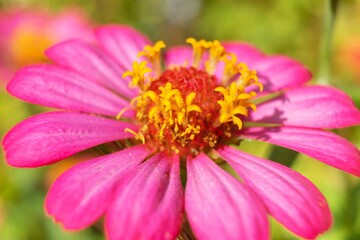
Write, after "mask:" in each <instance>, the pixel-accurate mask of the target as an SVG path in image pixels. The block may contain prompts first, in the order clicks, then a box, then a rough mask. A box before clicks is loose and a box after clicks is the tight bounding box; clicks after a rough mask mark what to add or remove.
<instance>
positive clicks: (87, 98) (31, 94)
mask: <svg viewBox="0 0 360 240" xmlns="http://www.w3.org/2000/svg"><path fill="white" fill-rule="evenodd" d="M7 90H8V91H9V92H10V93H11V94H12V95H13V96H15V97H18V98H20V99H22V100H25V101H28V102H30V103H35V104H40V105H44V106H48V107H54V108H62V109H66V110H74V111H82V112H89V113H97V114H104V115H108V116H116V114H117V113H118V112H120V110H121V109H123V108H124V107H128V106H129V102H128V101H126V100H124V99H122V98H121V97H119V96H117V95H115V94H114V93H112V92H111V91H109V90H107V89H106V88H104V87H102V86H100V85H98V84H96V83H94V82H92V81H91V80H89V79H87V78H84V77H83V76H81V75H79V74H77V73H76V72H74V71H70V70H66V69H64V68H60V67H58V66H55V65H46V64H43V65H35V66H29V67H25V68H23V69H21V70H20V71H19V72H18V73H17V74H16V75H15V77H14V78H13V79H12V81H11V82H9V84H8V85H7ZM125 115H126V117H131V116H133V112H131V111H127V112H125ZM125 115H124V116H125Z"/></svg>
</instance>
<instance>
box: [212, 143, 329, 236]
mask: <svg viewBox="0 0 360 240" xmlns="http://www.w3.org/2000/svg"><path fill="white" fill-rule="evenodd" d="M218 152H219V153H220V155H221V156H222V157H223V158H224V159H225V160H226V161H227V162H228V163H229V164H230V165H231V166H232V167H233V168H234V169H235V171H236V172H237V173H238V174H239V175H240V177H241V178H242V180H244V182H245V184H247V185H248V186H249V187H250V188H251V189H252V190H253V191H254V192H255V193H257V195H258V196H259V197H260V198H261V200H262V201H263V202H264V203H265V206H266V207H267V209H268V211H269V213H270V214H271V215H272V216H274V218H275V219H276V220H278V221H279V222H280V223H281V224H283V225H284V226H286V227H287V228H288V229H289V230H291V231H292V232H294V233H296V234H298V235H299V236H301V237H303V238H306V239H314V238H316V237H317V236H318V235H319V234H321V233H322V232H324V231H326V230H327V229H329V227H330V226H331V219H332V218H331V213H330V210H329V206H328V205H327V203H326V200H325V198H324V197H323V195H322V194H321V193H320V191H319V190H318V189H317V188H316V187H315V186H314V185H313V184H312V183H311V182H310V181H309V180H307V179H306V178H305V177H303V176H302V175H301V174H299V173H297V172H295V171H294V170H292V169H290V168H287V167H285V166H282V165H280V164H278V163H275V162H271V161H268V160H265V159H262V158H258V157H255V156H252V155H250V154H247V153H244V152H242V151H240V150H237V149H234V148H231V147H224V148H222V149H219V150H218Z"/></svg>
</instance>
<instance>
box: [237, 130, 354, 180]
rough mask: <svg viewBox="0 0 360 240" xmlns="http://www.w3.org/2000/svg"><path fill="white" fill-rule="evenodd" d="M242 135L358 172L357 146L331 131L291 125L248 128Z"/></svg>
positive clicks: (350, 171)
mask: <svg viewBox="0 0 360 240" xmlns="http://www.w3.org/2000/svg"><path fill="white" fill-rule="evenodd" d="M243 137H245V138H250V139H257V140H260V141H265V142H270V143H273V144H276V145H279V146H283V147H286V148H290V149H293V150H295V151H298V152H301V153H304V154H306V155H308V156H310V157H313V158H315V159H317V160H319V161H322V162H324V163H326V164H328V165H330V166H333V167H335V168H339V169H341V170H343V171H346V172H348V173H351V174H354V175H357V176H360V151H359V149H357V148H356V147H355V146H354V145H353V144H352V143H350V142H349V141H347V140H345V139H344V138H341V137H339V136H337V135H335V134H334V133H331V132H326V131H322V130H317V129H307V128H295V127H279V128H248V129H246V131H245V132H244V133H243Z"/></svg>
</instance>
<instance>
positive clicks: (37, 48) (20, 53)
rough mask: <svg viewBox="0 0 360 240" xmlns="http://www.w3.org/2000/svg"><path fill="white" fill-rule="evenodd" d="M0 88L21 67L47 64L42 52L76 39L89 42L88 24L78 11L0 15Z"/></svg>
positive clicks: (38, 11) (36, 11) (21, 11)
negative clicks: (62, 42) (59, 43)
mask: <svg viewBox="0 0 360 240" xmlns="http://www.w3.org/2000/svg"><path fill="white" fill-rule="evenodd" d="M0 36H1V37H0V85H3V84H4V82H7V81H9V80H10V79H11V77H12V76H13V74H14V73H15V71H16V70H17V69H18V68H19V67H22V66H24V65H28V64H31V63H40V62H46V61H48V60H47V58H46V56H45V54H44V50H45V49H46V48H48V47H49V46H52V45H54V44H55V43H58V42H61V41H64V40H67V39H71V38H79V39H83V40H86V41H91V40H92V36H93V34H92V30H91V24H90V22H89V21H88V20H87V19H86V17H85V15H84V14H83V13H82V12H81V11H80V10H78V9H68V10H64V11H62V12H60V13H51V12H47V11H42V10H35V9H26V10H25V9H21V10H20V9H19V10H15V9H14V10H7V11H5V12H0Z"/></svg>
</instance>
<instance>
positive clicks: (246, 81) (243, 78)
mask: <svg viewBox="0 0 360 240" xmlns="http://www.w3.org/2000/svg"><path fill="white" fill-rule="evenodd" d="M239 66H240V67H241V69H240V71H239V73H240V74H241V75H240V78H239V79H238V83H239V84H241V85H242V86H244V87H247V86H250V85H252V84H254V85H257V86H258V87H259V90H260V92H262V91H263V85H262V84H261V83H260V82H259V77H258V76H257V72H256V70H250V69H249V67H248V66H247V65H246V64H245V63H239Z"/></svg>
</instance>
